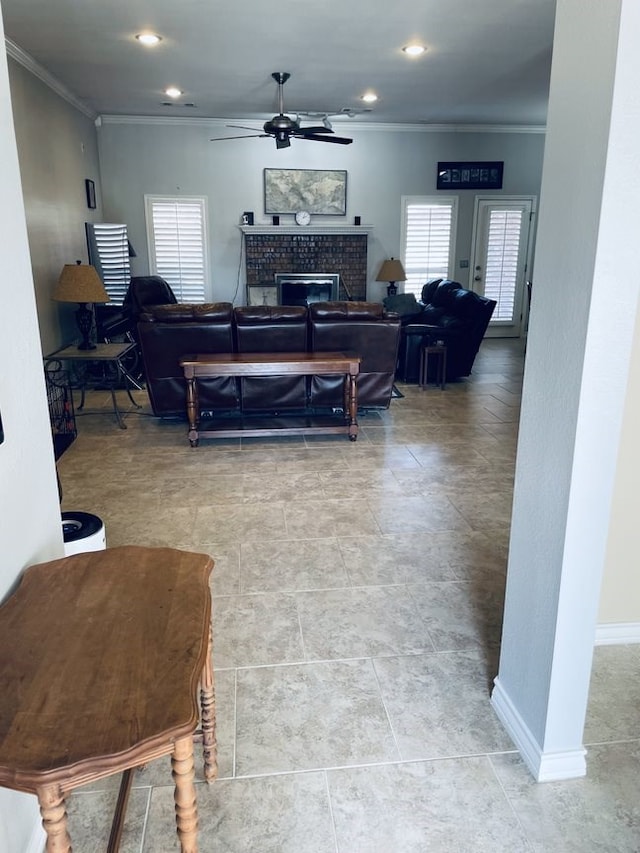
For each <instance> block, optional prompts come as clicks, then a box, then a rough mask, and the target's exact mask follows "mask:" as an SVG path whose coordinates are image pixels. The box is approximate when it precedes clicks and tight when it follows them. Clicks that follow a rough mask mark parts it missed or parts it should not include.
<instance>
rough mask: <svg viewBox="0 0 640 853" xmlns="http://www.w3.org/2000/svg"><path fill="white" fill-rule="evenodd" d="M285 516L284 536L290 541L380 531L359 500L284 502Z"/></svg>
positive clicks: (370, 513) (362, 501)
mask: <svg viewBox="0 0 640 853" xmlns="http://www.w3.org/2000/svg"><path fill="white" fill-rule="evenodd" d="M284 515H285V521H286V529H287V536H288V538H290V539H310V538H324V537H328V536H354V535H358V534H366V533H379V532H380V528H379V527H378V525H377V524H376V520H375V518H374V516H373V514H372V512H371V510H370V509H369V507H368V506H367V504H366V502H365V500H364V499H362V498H359V499H352V500H322V501H303V502H301V503H299V504H296V503H293V502H292V503H287V504H285V506H284ZM270 538H275V537H270ZM283 538H285V537H283Z"/></svg>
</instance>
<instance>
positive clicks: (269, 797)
mask: <svg viewBox="0 0 640 853" xmlns="http://www.w3.org/2000/svg"><path fill="white" fill-rule="evenodd" d="M196 794H197V802H198V823H199V827H198V841H199V849H200V850H201V851H203V853H206V852H207V851H218V850H219V851H229V853H231V851H233V853H257V851H258V850H259V851H260V853H302V851H304V853H335V841H334V836H333V826H332V820H331V811H330V808H329V802H328V795H327V786H326V780H325V775H324V773H323V772H317V773H296V774H289V775H281V776H269V777H266V778H262V779H233V780H229V781H224V780H223V781H219V782H215V783H214V784H213V785H198V786H197V791H196ZM173 809H174V807H173V789H172V788H170V787H166V788H156V789H154V791H153V797H152V799H151V807H150V809H149V821H148V826H147V832H146V835H145V843H144V851H145V853H174V851H175V850H176V840H175V829H174V827H173Z"/></svg>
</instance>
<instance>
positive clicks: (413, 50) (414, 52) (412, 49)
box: [402, 44, 427, 56]
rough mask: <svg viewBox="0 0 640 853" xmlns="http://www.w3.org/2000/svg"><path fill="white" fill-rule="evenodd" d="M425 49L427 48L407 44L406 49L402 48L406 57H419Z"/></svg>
mask: <svg viewBox="0 0 640 853" xmlns="http://www.w3.org/2000/svg"><path fill="white" fill-rule="evenodd" d="M426 49H427V48H426V47H425V46H424V45H422V44H408V45H407V46H406V47H403V48H402V50H403V51H404V52H405V53H406V54H407V56H420V54H421V53H424V52H425V50H426Z"/></svg>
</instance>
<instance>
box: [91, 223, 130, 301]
mask: <svg viewBox="0 0 640 853" xmlns="http://www.w3.org/2000/svg"><path fill="white" fill-rule="evenodd" d="M85 228H86V232H87V245H88V247H89V263H91V264H92V265H93V266H94V267H95V268H96V271H97V273H98V275H99V276H100V278H101V279H102V283H103V284H104V288H105V290H106V291H107V293H108V294H109V296H110V297H111V301H112V302H113V303H114V304H116V305H122V300H123V299H124V295H125V293H126V292H127V288H128V287H129V282H130V281H131V265H130V263H129V241H128V239H127V226H126V225H123V224H121V223H111V222H85Z"/></svg>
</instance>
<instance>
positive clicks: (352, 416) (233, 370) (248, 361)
mask: <svg viewBox="0 0 640 853" xmlns="http://www.w3.org/2000/svg"><path fill="white" fill-rule="evenodd" d="M361 361H362V358H361V357H360V356H359V355H355V354H354V353H344V352H297V353H296V352H291V353H282V352H263V353H221V354H213V353H204V354H198V355H186V356H184V357H183V358H181V359H180V366H181V367H182V369H183V371H184V378H185V380H186V384H187V389H186V397H187V418H188V420H189V441H190V443H191V446H192V447H197V446H198V441H199V439H200V438H233V437H237V436H245V437H253V436H260V435H277V434H278V433H279V434H280V435H304V434H305V433H308V434H311V435H313V434H326V433H344V434H345V435H348V436H349V440H350V441H355V440H356V439H357V437H358V419H357V416H358V386H357V384H356V380H357V378H358V373H359V372H360V363H361ZM334 374H342V375H343V376H344V386H343V411H342V413H341V414H339V415H330V416H325V417H305V416H302V417H301V416H300V415H295V416H289V417H286V416H279V417H271V418H268V417H267V418H264V419H263V420H262V422H261V421H260V419H258V418H251V419H246V420H243V419H240V421H239V422H238V423H237V424H234V423H233V422H232V421H229V420H226V421H225V419H223V418H221V419H220V420H219V421H218V422H217V423H216V422H215V421H212V422H210V424H209V425H208V426H207V427H204V428H202V427H201V426H200V422H199V421H200V402H199V395H198V384H197V380H198V379H204V378H214V377H220V376H236V377H243V376H245V377H255V376H331V375H334Z"/></svg>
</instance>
